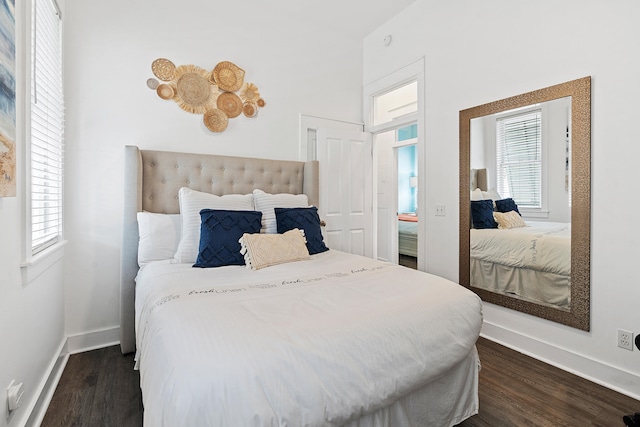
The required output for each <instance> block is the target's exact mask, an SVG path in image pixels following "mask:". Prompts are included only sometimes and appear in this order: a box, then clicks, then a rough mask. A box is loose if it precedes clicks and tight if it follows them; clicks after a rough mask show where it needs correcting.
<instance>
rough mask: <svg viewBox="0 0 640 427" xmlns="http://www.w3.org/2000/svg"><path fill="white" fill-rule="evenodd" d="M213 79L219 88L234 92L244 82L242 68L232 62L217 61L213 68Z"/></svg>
mask: <svg viewBox="0 0 640 427" xmlns="http://www.w3.org/2000/svg"><path fill="white" fill-rule="evenodd" d="M213 81H214V82H215V83H216V84H217V85H218V86H219V87H220V89H222V90H226V91H227V92H235V91H237V90H238V89H240V88H241V87H242V83H244V70H243V69H242V68H240V67H238V66H237V65H236V64H234V63H233V62H229V61H222V62H219V63H218V65H216V67H215V68H214V69H213Z"/></svg>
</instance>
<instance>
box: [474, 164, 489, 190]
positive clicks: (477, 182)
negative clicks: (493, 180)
mask: <svg viewBox="0 0 640 427" xmlns="http://www.w3.org/2000/svg"><path fill="white" fill-rule="evenodd" d="M469 178H470V182H469V184H470V185H469V190H470V191H473V190H475V189H476V188H479V189H480V190H482V191H488V190H489V188H488V187H489V182H488V181H489V177H488V176H487V169H486V168H483V169H471V173H470V174H469Z"/></svg>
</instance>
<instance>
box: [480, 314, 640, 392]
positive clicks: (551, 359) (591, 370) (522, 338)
mask: <svg viewBox="0 0 640 427" xmlns="http://www.w3.org/2000/svg"><path fill="white" fill-rule="evenodd" d="M480 335H481V336H482V337H484V338H486V339H488V340H491V341H495V342H497V343H499V344H501V345H504V346H505V347H509V348H511V349H513V350H516V351H518V352H519V353H523V354H526V355H527V356H531V357H533V358H534V359H538V360H540V361H542V362H545V363H548V364H549V365H552V366H555V367H557V368H560V369H562V370H563V371H567V372H570V373H572V374H574V375H577V376H579V377H581V378H584V379H586V380H589V381H591V382H594V383H596V384H600V385H601V386H603V387H606V388H609V389H611V390H614V391H617V392H618V393H622V394H624V395H626V396H629V397H632V398H634V399H636V400H640V377H639V376H638V375H636V374H634V373H631V372H627V371H624V370H622V369H619V368H616V367H614V366H610V365H608V364H606V363H603V362H601V361H598V360H594V359H590V358H588V357H585V356H583V355H581V354H577V353H574V352H572V351H570V350H567V349H563V348H559V347H557V346H555V345H551V344H549V343H546V342H544V341H540V340H538V339H535V338H532V337H529V336H526V335H522V334H520V333H518V332H515V331H512V330H509V329H507V328H504V327H502V326H498V325H495V324H492V323H489V322H487V321H485V322H484V324H483V325H482V333H481V334H480ZM481 362H482V361H481Z"/></svg>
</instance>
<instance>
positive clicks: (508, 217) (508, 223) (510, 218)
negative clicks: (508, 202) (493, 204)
mask: <svg viewBox="0 0 640 427" xmlns="http://www.w3.org/2000/svg"><path fill="white" fill-rule="evenodd" d="M493 218H494V219H495V220H496V222H497V223H498V228H499V229H501V230H504V229H506V228H518V227H526V226H527V224H525V222H524V220H523V219H522V217H521V216H520V214H519V213H518V212H516V211H509V212H494V213H493Z"/></svg>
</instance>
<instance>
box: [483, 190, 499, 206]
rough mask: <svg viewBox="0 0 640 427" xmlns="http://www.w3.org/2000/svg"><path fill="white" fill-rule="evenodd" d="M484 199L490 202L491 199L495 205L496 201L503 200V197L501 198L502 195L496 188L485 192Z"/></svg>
mask: <svg viewBox="0 0 640 427" xmlns="http://www.w3.org/2000/svg"><path fill="white" fill-rule="evenodd" d="M482 198H483V199H484V200H489V199H491V200H493V203H494V205H495V202H496V200H502V197H501V196H500V194H498V190H496V189H495V188H492V189H491V190H489V191H483V192H482Z"/></svg>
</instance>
